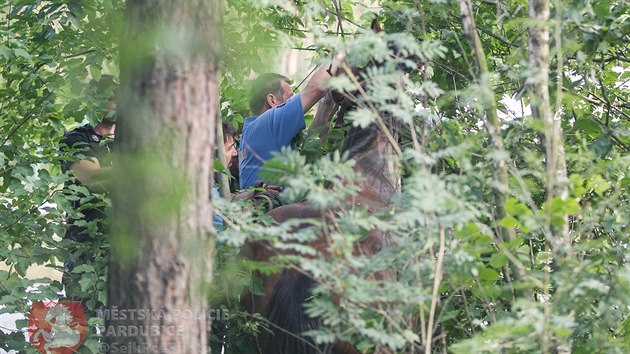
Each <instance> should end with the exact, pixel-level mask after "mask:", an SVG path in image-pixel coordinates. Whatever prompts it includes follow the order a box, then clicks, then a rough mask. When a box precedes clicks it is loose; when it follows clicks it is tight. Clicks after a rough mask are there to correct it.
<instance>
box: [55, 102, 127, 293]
mask: <svg viewBox="0 0 630 354" xmlns="http://www.w3.org/2000/svg"><path fill="white" fill-rule="evenodd" d="M107 108H108V111H109V112H108V113H107V115H106V116H105V117H103V119H101V121H100V122H99V123H98V124H96V125H95V126H91V125H89V124H86V125H83V126H80V127H78V128H76V129H74V130H71V131H69V132H67V133H66V134H64V137H63V139H62V140H61V142H60V149H61V153H62V156H64V158H67V160H63V161H62V162H61V169H62V171H63V172H64V173H66V172H67V173H68V174H69V175H70V177H71V178H70V179H69V180H68V181H67V182H66V184H65V187H64V193H66V195H67V196H68V200H69V201H70V204H71V208H72V210H70V211H68V218H67V222H66V234H65V238H66V239H68V240H71V241H74V242H75V243H67V244H70V245H72V246H70V249H68V251H69V258H68V259H66V260H65V261H64V274H63V278H62V284H63V286H64V288H65V291H66V297H68V298H70V299H73V300H77V301H82V300H83V299H84V298H85V297H86V296H84V295H85V292H84V291H81V287H80V284H79V281H80V274H76V273H73V270H74V268H75V267H76V266H78V265H80V264H94V257H95V256H96V255H95V254H93V253H92V254H90V252H87V251H86V250H87V247H82V246H85V245H86V244H88V243H89V244H90V245H93V246H95V247H96V248H98V247H99V246H100V245H102V244H103V238H104V234H105V232H104V231H105V230H104V226H103V225H104V223H103V222H104V220H105V207H104V205H105V202H106V201H105V199H106V194H107V192H108V190H109V185H110V173H111V156H109V155H110V149H111V143H112V142H113V138H114V130H115V128H116V123H115V121H114V119H113V117H114V114H115V109H116V107H115V104H114V103H109V104H108V107H107ZM69 156H72V157H73V158H70V157H69ZM82 187H85V189H84V188H82ZM86 189H87V191H86ZM81 244H83V245H81ZM96 268H98V269H96ZM101 268H102V267H95V272H96V273H97V274H100V273H102V272H103V271H104V269H101ZM103 277H104V273H103ZM88 297H89V296H88Z"/></svg>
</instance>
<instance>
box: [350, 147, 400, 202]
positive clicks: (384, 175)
mask: <svg viewBox="0 0 630 354" xmlns="http://www.w3.org/2000/svg"><path fill="white" fill-rule="evenodd" d="M393 153H394V150H393V148H392V147H391V145H390V143H389V142H388V141H387V139H385V138H384V137H382V136H379V137H378V138H377V139H376V140H375V141H374V143H373V144H372V145H371V146H370V148H368V149H367V150H366V151H365V152H362V153H360V154H358V155H357V156H355V157H354V160H355V161H356V165H355V171H357V172H358V173H360V174H361V175H362V176H363V178H364V181H362V182H359V186H360V187H361V192H359V195H363V196H366V197H368V198H370V199H372V200H374V201H376V199H378V200H379V203H381V204H383V205H382V206H381V207H385V206H387V204H389V201H390V199H391V197H392V196H393V195H394V194H395V193H396V192H398V191H399V190H400V173H399V168H398V163H397V162H396V161H397V159H395V158H393Z"/></svg>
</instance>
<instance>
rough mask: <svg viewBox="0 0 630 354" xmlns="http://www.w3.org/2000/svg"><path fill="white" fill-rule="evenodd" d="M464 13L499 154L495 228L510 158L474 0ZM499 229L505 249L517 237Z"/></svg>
mask: <svg viewBox="0 0 630 354" xmlns="http://www.w3.org/2000/svg"><path fill="white" fill-rule="evenodd" d="M460 13H461V16H462V23H463V25H464V33H465V34H466V38H467V39H468V43H470V47H471V48H472V50H473V57H474V59H475V63H476V64H477V70H478V71H479V78H478V82H479V85H480V86H481V88H482V89H483V92H482V97H481V99H482V102H483V105H484V108H485V119H484V124H485V126H486V130H487V131H488V134H489V135H490V138H491V139H492V145H493V147H494V148H495V150H496V151H498V152H499V154H498V156H497V157H496V158H495V162H494V164H495V170H494V174H493V185H494V203H495V205H496V212H495V213H496V215H495V219H496V221H495V224H497V223H498V222H499V221H500V220H501V219H503V218H504V217H505V215H506V213H505V209H504V208H505V202H506V201H507V199H508V196H509V186H508V168H507V157H506V156H507V155H506V152H505V146H504V143H503V135H502V133H501V121H500V120H499V116H498V114H497V102H496V99H495V97H494V91H493V88H492V85H491V83H490V77H491V74H490V72H489V71H488V64H487V62H486V55H485V53H484V50H483V46H482V45H481V40H480V39H479V35H477V26H476V25H475V19H474V17H473V11H472V3H471V2H470V0H461V1H460ZM495 229H496V233H497V236H498V239H499V242H498V247H499V248H500V249H503V245H502V244H501V243H502V242H503V241H507V240H511V239H513V238H514V237H515V235H514V230H512V229H510V228H507V227H500V226H496V228H495ZM510 260H511V261H512V263H513V265H514V271H515V277H516V279H517V280H520V279H523V278H524V277H525V271H524V270H523V267H522V265H520V264H516V263H515V262H514V261H515V259H514V260H512V258H510ZM510 273H511V272H510V269H508V268H507V266H506V267H504V269H503V275H504V276H505V278H506V280H507V281H509V282H511V278H512V276H511V274H510ZM522 295H524V296H529V294H527V293H526V292H523V294H522Z"/></svg>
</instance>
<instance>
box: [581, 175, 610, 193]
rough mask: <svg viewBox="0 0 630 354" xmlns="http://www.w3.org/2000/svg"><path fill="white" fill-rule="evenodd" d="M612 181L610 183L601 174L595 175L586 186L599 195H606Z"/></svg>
mask: <svg viewBox="0 0 630 354" xmlns="http://www.w3.org/2000/svg"><path fill="white" fill-rule="evenodd" d="M610 187H611V186H610V183H608V182H607V181H606V180H605V179H604V178H602V176H601V175H594V176H593V177H591V179H590V180H589V181H588V182H587V183H586V188H588V189H592V190H593V191H595V193H597V194H598V195H600V196H601V195H604V193H605V192H606V191H607V190H609V189H610Z"/></svg>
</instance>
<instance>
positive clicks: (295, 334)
mask: <svg viewBox="0 0 630 354" xmlns="http://www.w3.org/2000/svg"><path fill="white" fill-rule="evenodd" d="M340 106H341V107H346V108H351V107H352V105H348V104H345V105H344V104H341V105H340ZM343 113H344V112H338V114H343ZM342 150H343V151H346V152H347V153H348V157H349V158H351V159H354V160H355V161H356V164H355V167H354V170H355V171H356V172H357V173H358V174H360V175H362V176H363V180H362V182H357V185H358V187H359V192H358V194H357V195H356V196H354V197H352V198H350V197H349V198H348V199H347V200H346V203H345V206H344V207H343V208H347V209H349V208H353V207H355V206H359V205H360V206H363V207H365V208H367V210H368V211H369V212H370V213H374V212H377V211H379V210H382V209H383V208H387V207H388V205H389V203H390V199H391V197H392V196H393V195H394V193H396V192H397V191H398V190H399V188H400V182H399V175H398V172H397V168H396V166H393V165H392V162H391V161H392V160H393V159H391V158H388V157H390V156H391V155H392V154H393V153H394V151H395V149H394V146H393V144H392V143H391V135H389V139H388V137H387V135H386V134H385V133H384V132H383V131H382V130H381V129H379V128H378V127H377V125H375V124H374V125H371V126H369V127H367V128H359V127H355V128H353V129H351V131H350V132H349V134H348V137H347V139H346V140H345V143H344V145H343V147H342ZM338 211H339V210H328V211H322V210H319V209H317V208H315V207H313V206H311V205H308V204H306V203H298V204H292V205H286V206H282V207H279V208H276V209H274V210H272V211H271V212H269V213H268V215H270V216H271V217H273V218H274V219H275V220H276V221H277V222H279V223H282V222H285V221H287V220H290V219H299V220H307V219H313V218H317V219H323V220H324V222H326V220H329V219H332V218H334V213H335V212H338ZM302 226H306V225H302ZM302 226H299V227H302ZM386 242H387V241H386V238H385V235H384V234H383V233H382V232H381V231H379V230H372V231H371V232H370V233H369V235H368V237H366V238H365V239H364V240H362V241H360V242H358V243H356V244H355V246H354V253H355V254H361V255H368V256H369V255H373V254H375V253H376V252H378V251H379V250H380V249H382V248H383V247H384V246H386ZM310 246H311V247H312V248H313V249H315V250H317V251H318V252H319V253H320V254H322V255H323V256H324V257H328V256H329V248H330V247H329V246H330V240H329V239H328V238H326V237H325V236H323V235H322V236H321V237H319V238H318V239H317V240H315V241H314V242H312V243H311V244H310ZM242 254H244V255H246V256H247V257H248V258H250V259H252V260H255V261H267V260H269V259H270V258H271V257H273V256H276V255H279V254H282V252H280V251H278V250H276V249H274V248H273V247H271V246H270V245H269V244H268V243H266V242H251V243H247V244H246V245H245V246H244V248H243V252H242ZM284 254H286V253H284ZM260 278H261V280H262V283H263V286H264V294H265V295H263V296H255V295H253V294H246V295H245V296H243V298H242V304H243V305H244V307H245V308H246V309H247V310H248V311H249V312H250V313H260V314H262V315H263V316H264V317H265V318H266V319H267V320H268V321H269V325H270V330H271V332H272V333H271V334H269V333H262V334H261V335H260V336H259V338H258V339H257V343H256V346H257V347H258V348H259V351H260V352H261V353H268V354H283V353H286V354H300V353H337V354H349V353H359V352H358V351H357V350H356V349H354V348H353V347H351V346H350V345H349V344H348V343H345V342H337V343H334V345H331V346H328V347H323V348H321V347H318V346H316V345H315V344H314V343H313V342H312V340H310V339H309V338H305V337H302V336H301V333H303V332H305V331H308V330H311V329H315V328H317V327H318V326H319V321H318V320H317V319H312V318H309V317H308V316H307V315H306V314H305V311H304V303H305V302H306V301H307V299H308V298H309V297H310V296H311V294H310V290H311V288H312V287H313V285H314V280H313V279H312V277H311V276H310V275H309V274H307V273H305V272H303V271H301V270H299V269H296V268H285V269H283V270H282V271H281V272H279V273H276V274H273V275H269V276H260Z"/></svg>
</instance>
